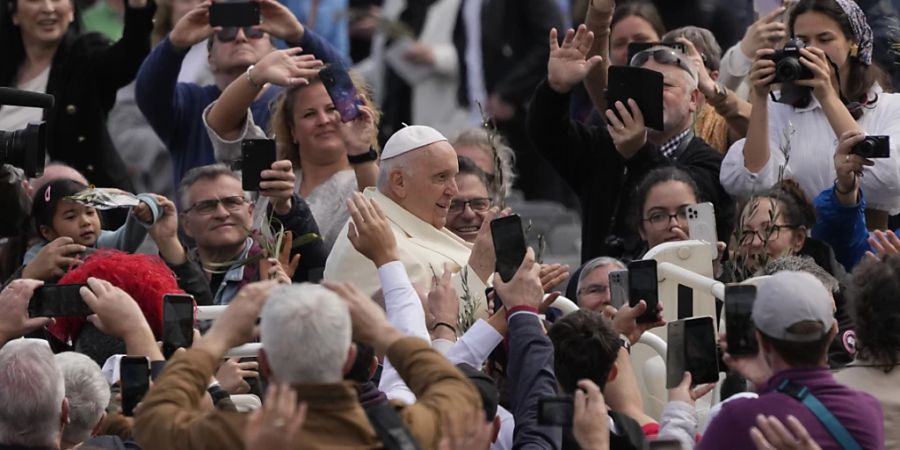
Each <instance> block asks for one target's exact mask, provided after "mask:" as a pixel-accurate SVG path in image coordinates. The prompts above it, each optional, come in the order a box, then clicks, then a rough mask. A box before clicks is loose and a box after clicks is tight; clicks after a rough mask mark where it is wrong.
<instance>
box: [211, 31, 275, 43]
mask: <svg viewBox="0 0 900 450" xmlns="http://www.w3.org/2000/svg"><path fill="white" fill-rule="evenodd" d="M238 30H244V36H245V37H246V38H247V39H261V38H262V37H263V36H265V34H266V33H265V32H263V30H261V29H259V27H223V28H222V31H219V32H218V33H216V39H218V40H219V42H231V41H233V40H235V39H236V38H237V33H238Z"/></svg>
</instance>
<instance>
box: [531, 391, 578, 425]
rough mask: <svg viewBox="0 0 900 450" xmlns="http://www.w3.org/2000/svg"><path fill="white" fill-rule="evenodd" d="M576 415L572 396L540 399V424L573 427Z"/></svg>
mask: <svg viewBox="0 0 900 450" xmlns="http://www.w3.org/2000/svg"><path fill="white" fill-rule="evenodd" d="M574 416H575V403H574V402H573V401H572V397H543V398H539V399H538V425H548V426H554V427H571V426H572V419H573V418H574Z"/></svg>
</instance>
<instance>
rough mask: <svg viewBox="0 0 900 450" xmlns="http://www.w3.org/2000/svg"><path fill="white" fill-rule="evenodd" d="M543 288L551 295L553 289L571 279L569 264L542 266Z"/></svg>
mask: <svg viewBox="0 0 900 450" xmlns="http://www.w3.org/2000/svg"><path fill="white" fill-rule="evenodd" d="M540 276H541V286H543V287H544V292H546V293H550V292H551V291H552V290H553V288H555V287H556V286H558V285H559V283H562V282H563V281H566V279H568V278H569V265H568V264H541V275H540Z"/></svg>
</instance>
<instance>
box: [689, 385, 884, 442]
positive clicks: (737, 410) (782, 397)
mask: <svg viewBox="0 0 900 450" xmlns="http://www.w3.org/2000/svg"><path fill="white" fill-rule="evenodd" d="M785 378H789V379H790V380H791V382H792V383H794V384H796V385H799V386H806V387H807V388H809V390H810V392H811V393H812V394H813V395H815V396H816V398H818V399H819V401H821V402H822V403H823V404H824V405H825V406H826V407H827V408H828V410H829V411H831V413H832V414H834V416H835V417H836V418H837V419H838V420H839V421H840V422H841V424H842V425H844V427H845V428H847V431H849V432H850V435H851V436H853V438H854V439H856V441H857V442H858V443H859V445H860V446H861V447H862V448H864V449H866V450H882V449H884V422H883V420H882V415H881V405H880V404H879V403H878V401H877V400H875V398H874V397H872V396H871V395H869V394H866V393H863V392H860V391H855V390H853V389H850V388H849V387H847V386H844V385H843V384H840V383H838V382H837V381H836V380H835V379H834V377H833V376H832V375H831V372H830V371H829V370H828V368H827V367H822V368H815V369H789V370H785V371H782V372H778V373H776V374H775V375H773V376H772V378H770V379H769V381H768V383H766V384H765V385H764V386H762V387H761V389H760V391H759V394H760V395H759V398H757V399H738V400H734V401H731V402H728V403H726V404H725V405H723V406H722V411H721V412H720V413H719V414H718V415H717V416H716V417H715V419H713V421H712V423H710V424H709V427H708V428H707V429H706V434H704V435H703V438H702V439H701V440H700V445H699V446H698V447H697V448H698V449H700V450H705V449H723V448H727V449H728V450H743V449H746V450H755V448H756V447H754V445H753V441H751V440H750V427H751V426H754V425H755V424H756V416H757V415H758V414H766V415H772V416H775V417H777V418H778V419H780V420H781V421H782V422H785V421H786V420H787V416H788V415H789V414H790V415H793V416H794V417H796V418H797V419H798V420H800V422H801V423H802V424H803V426H805V427H806V429H807V430H809V434H810V436H812V438H813V439H814V440H815V441H816V442H817V443H818V444H819V446H821V447H822V450H830V449H835V450H840V448H841V447H840V446H839V445H838V443H837V442H836V441H835V440H834V438H832V437H831V434H829V433H828V430H827V429H826V428H825V427H824V426H823V425H822V423H821V422H819V419H817V418H816V416H815V415H814V414H813V413H812V412H810V410H809V409H807V408H806V406H804V405H803V403H800V402H799V401H797V400H795V399H794V398H793V397H790V396H789V395H787V394H782V393H780V392H778V391H777V389H776V388H777V387H778V384H779V383H780V382H781V380H784V379H785Z"/></svg>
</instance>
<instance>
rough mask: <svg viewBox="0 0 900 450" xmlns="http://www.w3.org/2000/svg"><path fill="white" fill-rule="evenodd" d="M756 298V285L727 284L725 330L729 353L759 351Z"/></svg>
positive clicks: (747, 353) (735, 354)
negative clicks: (754, 318) (755, 324)
mask: <svg viewBox="0 0 900 450" xmlns="http://www.w3.org/2000/svg"><path fill="white" fill-rule="evenodd" d="M755 300H756V286H753V285H750V284H747V285H729V286H725V331H726V340H727V342H728V354H730V355H732V356H753V355H755V354H757V352H759V346H758V343H757V342H756V327H755V326H754V325H753V318H752V313H753V302H754V301H755Z"/></svg>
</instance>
